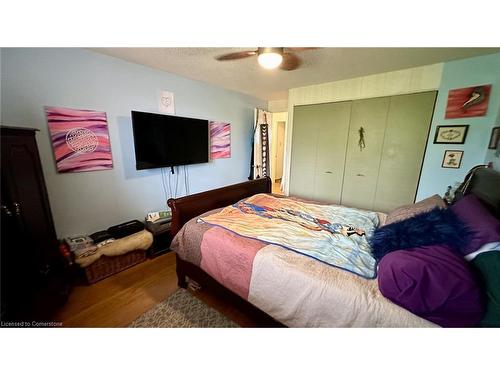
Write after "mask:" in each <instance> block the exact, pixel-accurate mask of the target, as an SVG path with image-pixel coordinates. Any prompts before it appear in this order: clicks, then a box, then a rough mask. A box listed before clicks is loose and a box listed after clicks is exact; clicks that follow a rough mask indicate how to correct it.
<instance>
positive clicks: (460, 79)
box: [417, 53, 500, 200]
mask: <svg viewBox="0 0 500 375" xmlns="http://www.w3.org/2000/svg"><path fill="white" fill-rule="evenodd" d="M482 84H492V91H491V96H490V101H489V107H488V112H487V114H486V116H483V117H468V118H461V119H450V120H445V118H444V115H445V111H446V103H447V100H448V91H449V90H450V89H456V88H462V87H469V86H476V85H482ZM499 118H500V53H497V54H493V55H486V56H481V57H475V58H470V59H464V60H457V61H452V62H448V63H445V64H444V68H443V76H442V80H441V86H440V87H439V93H438V97H437V101H436V108H435V111H434V116H433V120H432V126H431V131H430V134H429V140H428V143H427V150H426V154H425V160H424V164H423V169H422V174H421V177H420V184H419V187H418V192H417V200H421V199H424V198H426V197H428V196H430V195H433V194H436V193H437V194H441V195H442V194H444V192H445V191H446V187H447V186H448V185H454V184H455V183H456V182H459V181H462V180H463V178H464V177H465V174H466V173H467V171H468V170H469V169H471V168H472V167H473V166H475V165H478V164H484V163H485V162H488V161H490V160H491V159H492V157H494V155H493V152H487V150H488V142H489V139H490V134H491V129H492V128H493V127H494V126H495V124H496V126H500V124H499ZM456 124H468V125H470V126H469V131H468V134H467V138H466V140H465V144H463V145H441V144H433V143H432V142H433V140H434V134H435V132H436V126H437V125H456ZM445 150H463V151H464V156H463V159H462V164H461V166H460V168H459V169H448V168H441V162H442V160H443V155H444V152H445ZM494 159H495V160H494V162H496V168H498V160H499V159H498V158H496V157H494Z"/></svg>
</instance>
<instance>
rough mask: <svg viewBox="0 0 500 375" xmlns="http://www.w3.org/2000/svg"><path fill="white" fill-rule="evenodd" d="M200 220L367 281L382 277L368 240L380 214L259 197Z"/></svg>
mask: <svg viewBox="0 0 500 375" xmlns="http://www.w3.org/2000/svg"><path fill="white" fill-rule="evenodd" d="M200 220H201V221H203V222H204V223H207V224H212V225H217V226H219V227H222V228H225V229H227V230H230V231H231V232H233V233H236V234H238V235H240V236H243V237H246V238H252V239H256V240H260V241H264V242H266V243H268V244H274V245H279V246H282V247H283V248H285V249H288V250H292V251H295V252H297V253H300V254H303V255H306V256H309V257H311V258H314V259H317V260H319V261H321V262H323V263H326V264H328V265H331V266H334V267H337V268H341V269H343V270H346V271H349V272H352V273H354V274H356V275H359V276H362V277H364V278H367V279H373V278H375V277H376V260H375V259H374V258H373V257H372V254H371V248H370V246H369V244H368V241H367V238H369V237H370V236H371V235H372V233H373V231H374V229H375V228H376V227H377V226H378V224H379V219H378V216H377V214H376V213H375V212H370V211H364V210H359V209H354V208H348V207H343V206H336V205H321V204H314V203H306V202H303V201H299V200H295V199H289V198H277V197H274V196H271V195H267V194H257V195H254V196H252V197H250V198H246V199H243V200H241V201H239V202H237V203H236V204H234V205H232V206H229V207H226V208H224V209H223V210H222V211H220V212H217V213H215V214H212V215H208V216H205V217H202V218H201V219H200Z"/></svg>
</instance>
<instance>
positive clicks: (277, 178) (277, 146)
mask: <svg viewBox="0 0 500 375" xmlns="http://www.w3.org/2000/svg"><path fill="white" fill-rule="evenodd" d="M287 115H288V113H287V112H280V113H273V127H272V138H271V179H272V193H273V194H278V195H284V192H283V190H282V188H281V182H282V179H283V161H284V155H285V132H286V120H287Z"/></svg>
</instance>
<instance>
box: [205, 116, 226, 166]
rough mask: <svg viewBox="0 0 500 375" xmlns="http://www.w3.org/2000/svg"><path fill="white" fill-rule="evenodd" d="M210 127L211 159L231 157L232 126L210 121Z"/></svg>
mask: <svg viewBox="0 0 500 375" xmlns="http://www.w3.org/2000/svg"><path fill="white" fill-rule="evenodd" d="M209 125H210V158H211V159H224V158H230V157H231V124H229V123H227V122H220V121H209Z"/></svg>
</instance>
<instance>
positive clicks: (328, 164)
mask: <svg viewBox="0 0 500 375" xmlns="http://www.w3.org/2000/svg"><path fill="white" fill-rule="evenodd" d="M351 106H352V102H340V103H328V104H321V111H320V112H319V113H318V116H317V118H316V119H317V121H318V145H317V151H316V153H317V156H316V170H315V179H314V195H313V197H314V199H316V200H318V201H322V202H328V203H340V200H341V196H342V182H343V179H344V167H345V153H346V150H347V137H348V134H349V121H350V116H351Z"/></svg>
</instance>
